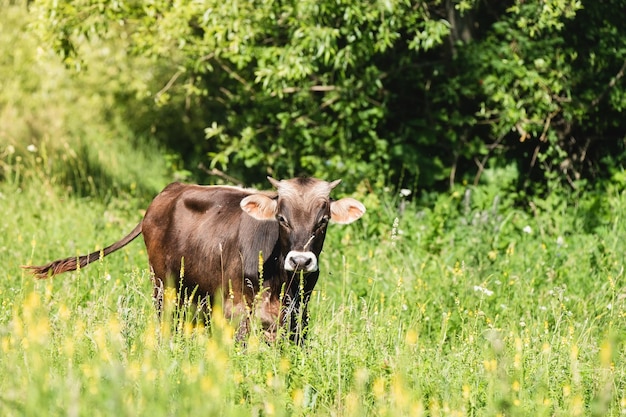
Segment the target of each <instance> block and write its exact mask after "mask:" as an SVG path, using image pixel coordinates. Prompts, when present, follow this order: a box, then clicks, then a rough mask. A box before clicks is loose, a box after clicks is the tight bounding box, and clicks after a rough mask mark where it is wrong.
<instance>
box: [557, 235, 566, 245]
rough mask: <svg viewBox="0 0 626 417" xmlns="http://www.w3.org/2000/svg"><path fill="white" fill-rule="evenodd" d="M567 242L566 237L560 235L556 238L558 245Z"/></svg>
mask: <svg viewBox="0 0 626 417" xmlns="http://www.w3.org/2000/svg"><path fill="white" fill-rule="evenodd" d="M564 244H565V239H563V236H559V237H557V238H556V245H557V246H558V247H561V246H563V245H564Z"/></svg>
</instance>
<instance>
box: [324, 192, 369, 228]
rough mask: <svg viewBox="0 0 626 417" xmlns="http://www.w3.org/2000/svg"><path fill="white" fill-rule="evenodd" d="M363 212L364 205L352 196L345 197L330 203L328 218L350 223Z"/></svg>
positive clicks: (340, 222)
mask: <svg viewBox="0 0 626 417" xmlns="http://www.w3.org/2000/svg"><path fill="white" fill-rule="evenodd" d="M363 214H365V206H364V205H363V204H361V202H359V201H357V200H355V199H354V198H350V197H346V198H342V199H340V200H337V201H333V202H331V203H330V218H331V219H332V220H333V221H334V222H335V223H339V224H348V223H352V222H353V221H355V220H358V219H360V218H361V216H362V215H363Z"/></svg>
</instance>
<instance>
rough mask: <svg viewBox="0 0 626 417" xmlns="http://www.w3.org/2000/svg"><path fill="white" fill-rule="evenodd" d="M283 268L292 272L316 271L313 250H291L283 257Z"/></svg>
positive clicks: (315, 258)
mask: <svg viewBox="0 0 626 417" xmlns="http://www.w3.org/2000/svg"><path fill="white" fill-rule="evenodd" d="M285 270H287V271H294V272H307V273H308V272H315V271H317V256H315V254H314V253H313V252H300V251H295V250H292V251H290V252H289V253H288V254H287V256H286V257H285Z"/></svg>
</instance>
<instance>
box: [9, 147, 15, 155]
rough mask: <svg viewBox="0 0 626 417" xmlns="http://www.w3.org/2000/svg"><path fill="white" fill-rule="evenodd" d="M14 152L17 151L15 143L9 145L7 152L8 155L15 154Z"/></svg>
mask: <svg viewBox="0 0 626 417" xmlns="http://www.w3.org/2000/svg"><path fill="white" fill-rule="evenodd" d="M14 153H15V146H13V145H9V146H7V154H8V155H13V154H14Z"/></svg>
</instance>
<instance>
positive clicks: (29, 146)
mask: <svg viewBox="0 0 626 417" xmlns="http://www.w3.org/2000/svg"><path fill="white" fill-rule="evenodd" d="M26 150H27V151H28V152H32V153H35V152H37V147H36V146H35V145H33V144H32V143H31V144H30V145H28V146H27V147H26Z"/></svg>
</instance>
